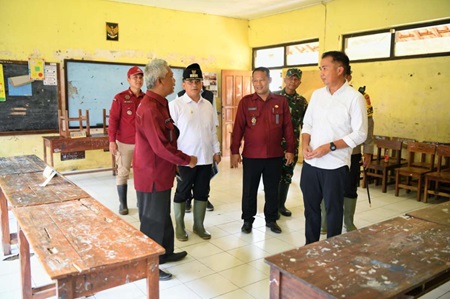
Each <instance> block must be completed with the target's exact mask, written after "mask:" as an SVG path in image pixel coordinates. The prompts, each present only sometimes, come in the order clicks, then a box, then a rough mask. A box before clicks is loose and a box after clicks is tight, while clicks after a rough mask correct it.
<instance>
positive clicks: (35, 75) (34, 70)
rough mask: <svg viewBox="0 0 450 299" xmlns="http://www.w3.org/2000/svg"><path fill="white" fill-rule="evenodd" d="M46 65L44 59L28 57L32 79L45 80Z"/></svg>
mask: <svg viewBox="0 0 450 299" xmlns="http://www.w3.org/2000/svg"><path fill="white" fill-rule="evenodd" d="M44 65H45V60H44V59H39V58H28V71H29V73H30V79H32V80H44V77H45V76H44Z"/></svg>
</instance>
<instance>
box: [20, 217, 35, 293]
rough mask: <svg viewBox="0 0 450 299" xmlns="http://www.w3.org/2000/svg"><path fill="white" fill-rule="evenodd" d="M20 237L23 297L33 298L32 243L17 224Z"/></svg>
mask: <svg viewBox="0 0 450 299" xmlns="http://www.w3.org/2000/svg"><path fill="white" fill-rule="evenodd" d="M17 230H18V238H19V259H20V278H21V279H22V298H31V297H32V296H33V288H32V285H31V264H30V244H29V243H28V240H27V238H26V237H25V234H24V233H23V232H22V230H21V229H20V227H19V225H18V224H17Z"/></svg>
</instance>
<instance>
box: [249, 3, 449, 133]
mask: <svg viewBox="0 0 450 299" xmlns="http://www.w3.org/2000/svg"><path fill="white" fill-rule="evenodd" d="M449 17H450V1H448V0H430V1H422V0H358V1H356V0H333V1H331V2H328V3H325V4H321V5H316V6H313V7H309V8H306V9H302V10H298V11H294V12H289V13H285V14H280V15H276V16H271V17H266V18H261V19H258V20H253V21H250V22H249V28H250V29H249V43H250V47H261V46H266V45H272V44H279V43H287V42H292V41H301V40H305V39H310V38H319V39H320V47H321V48H320V51H321V53H322V52H324V51H329V50H340V47H341V36H342V34H348V33H353V32H361V31H368V30H376V29H382V28H388V27H390V26H398V25H404V24H411V23H417V22H424V21H430V20H436V19H442V18H449ZM449 66H450V57H448V56H447V57H434V58H420V59H404V60H395V61H384V62H372V63H353V64H352V69H353V84H354V85H355V87H358V86H362V85H366V86H367V92H368V93H369V94H370V96H371V99H372V102H373V104H374V109H375V115H374V118H375V122H376V123H375V134H378V135H388V136H399V137H407V138H414V139H417V140H419V141H423V140H428V141H430V140H431V141H440V142H450V100H449V99H450V89H449V88H448V87H447V86H448V82H450V71H449ZM314 70H317V68H316V67H305V68H303V71H306V72H308V73H310V72H312V71H314ZM317 74H318V73H317ZM302 81H303V83H302V85H301V86H300V88H299V91H300V92H303V93H304V94H305V96H307V97H308V96H310V93H311V88H310V86H309V84H308V80H307V78H306V77H305V78H303V80H302ZM310 85H311V86H314V87H315V86H317V81H316V80H314V82H312V84H310ZM308 99H309V98H308Z"/></svg>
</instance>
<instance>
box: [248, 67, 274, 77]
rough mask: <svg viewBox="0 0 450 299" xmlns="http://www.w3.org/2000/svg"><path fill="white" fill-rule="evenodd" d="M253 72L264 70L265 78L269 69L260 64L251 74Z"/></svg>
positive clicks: (268, 75) (268, 73) (268, 74)
mask: <svg viewBox="0 0 450 299" xmlns="http://www.w3.org/2000/svg"><path fill="white" fill-rule="evenodd" d="M255 72H264V73H266V75H267V78H270V70H269V69H268V68H266V67H263V66H260V67H257V68H256V69H254V70H253V72H252V76H253V74H254V73H255Z"/></svg>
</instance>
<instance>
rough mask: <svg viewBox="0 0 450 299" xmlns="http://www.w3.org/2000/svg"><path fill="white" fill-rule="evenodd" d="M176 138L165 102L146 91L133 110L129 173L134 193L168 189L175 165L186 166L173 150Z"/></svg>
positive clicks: (185, 159)
mask: <svg viewBox="0 0 450 299" xmlns="http://www.w3.org/2000/svg"><path fill="white" fill-rule="evenodd" d="M176 135H177V134H176V128H175V126H174V124H173V121H172V119H171V118H170V114H169V107H168V102H167V100H166V99H165V98H163V97H161V96H160V95H158V94H156V93H154V92H152V91H149V90H148V91H147V93H146V95H145V97H144V99H143V100H142V101H141V104H140V105H139V107H138V109H137V111H136V146H135V148H134V157H133V171H134V188H135V189H136V190H137V191H140V192H154V191H165V190H168V189H170V188H172V186H173V180H174V178H175V169H176V168H175V165H188V164H189V162H190V160H191V157H190V156H188V155H186V154H185V153H183V152H181V151H179V150H178V149H177V136H176Z"/></svg>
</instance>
